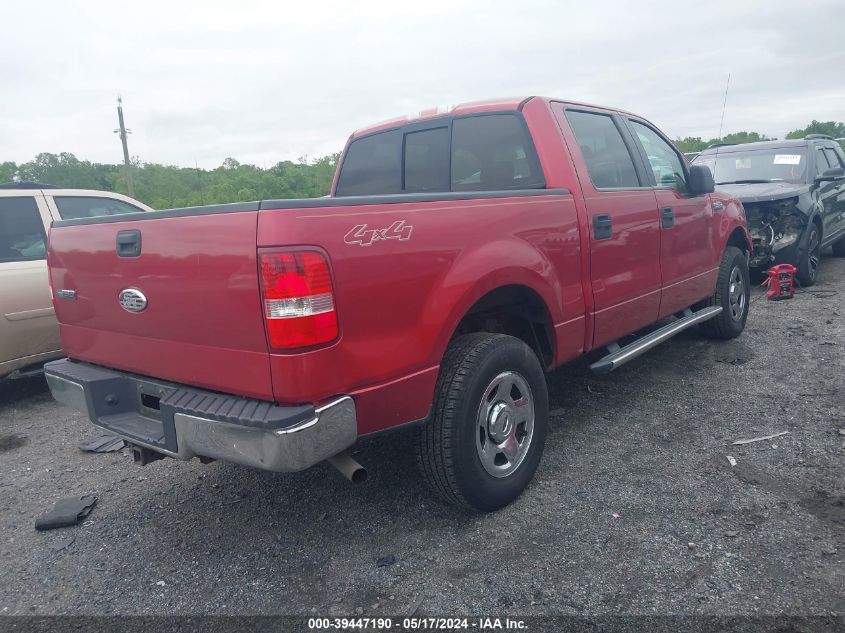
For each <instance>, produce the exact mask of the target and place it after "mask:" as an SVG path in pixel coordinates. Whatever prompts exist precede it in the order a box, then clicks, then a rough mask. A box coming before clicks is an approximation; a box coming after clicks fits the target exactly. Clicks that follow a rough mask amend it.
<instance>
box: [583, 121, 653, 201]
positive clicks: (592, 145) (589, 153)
mask: <svg viewBox="0 0 845 633" xmlns="http://www.w3.org/2000/svg"><path fill="white" fill-rule="evenodd" d="M566 120H567V121H568V122H569V126H570V127H571V128H572V132H573V134H575V140H576V141H578V147H580V148H581V154H582V155H583V156H584V162H586V163H587V171H589V172H590V180H592V181H593V185H595V187H596V189H619V188H626V189H630V188H634V187H639V186H640V181H639V179H638V178H637V170H636V169H635V168H634V161H633V159H632V158H631V154H630V152H628V148H627V147H626V146H625V142H624V141H623V140H622V134H620V133H619V130H618V129H617V127H616V124H615V123H614V122H613V119H612V118H611V117H610V116H609V115H607V114H599V113H596V112H582V111H580V110H566Z"/></svg>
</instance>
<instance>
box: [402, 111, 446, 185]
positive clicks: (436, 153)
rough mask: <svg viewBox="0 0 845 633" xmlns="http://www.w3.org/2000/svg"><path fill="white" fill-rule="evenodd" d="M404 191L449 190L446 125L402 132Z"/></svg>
mask: <svg viewBox="0 0 845 633" xmlns="http://www.w3.org/2000/svg"><path fill="white" fill-rule="evenodd" d="M405 191H406V192H413V191H449V128H448V127H438V128H434V129H433V130H423V131H422V132H412V133H410V134H406V135H405Z"/></svg>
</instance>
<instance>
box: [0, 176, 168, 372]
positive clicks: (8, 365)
mask: <svg viewBox="0 0 845 633" xmlns="http://www.w3.org/2000/svg"><path fill="white" fill-rule="evenodd" d="M138 211H152V209H151V208H150V207H148V206H147V205H145V204H143V203H141V202H138V201H137V200H133V199H132V198H129V197H127V196H123V195H120V194H119V193H109V192H105V191H89V190H86V189H56V188H53V187H50V186H49V185H42V184H38V183H9V184H5V185H0V380H2V379H4V378H15V377H20V376H24V375H28V374H30V373H36V372H37V371H39V370H40V367H41V365H42V364H43V363H44V362H46V361H48V360H53V359H54V358H61V356H62V349H61V343H60V342H59V327H58V324H57V323H56V315H55V313H54V312H53V304H52V300H51V297H50V287H49V282H48V279H47V259H46V257H47V231H48V230H49V228H50V223H51V222H52V221H53V220H59V219H62V220H67V219H71V218H84V217H91V216H98V215H116V214H119V213H137V212H138Z"/></svg>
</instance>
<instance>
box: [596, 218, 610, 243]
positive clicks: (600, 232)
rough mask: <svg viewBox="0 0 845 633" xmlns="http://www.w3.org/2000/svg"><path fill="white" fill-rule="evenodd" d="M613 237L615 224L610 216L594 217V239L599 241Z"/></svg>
mask: <svg viewBox="0 0 845 633" xmlns="http://www.w3.org/2000/svg"><path fill="white" fill-rule="evenodd" d="M611 235H613V223H612V222H611V220H610V216H609V215H594V216H593V237H595V238H596V239H597V240H607V239H610V236H611Z"/></svg>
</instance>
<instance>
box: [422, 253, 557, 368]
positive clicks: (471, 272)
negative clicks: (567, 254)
mask: <svg viewBox="0 0 845 633" xmlns="http://www.w3.org/2000/svg"><path fill="white" fill-rule="evenodd" d="M491 263H494V264H495V266H496V267H495V268H494V269H492V270H491ZM513 285H516V286H524V287H526V288H528V289H530V290H533V291H534V292H535V293H536V294H537V295H539V297H540V298H541V299H542V301H543V303H544V304H545V306H546V309H547V311H548V313H549V316H550V317H551V320H552V324H555V323H559V322H560V321H561V320H562V315H561V313H560V306H561V305H562V296H561V286H560V283H559V281H558V278H557V275H556V273H555V269H554V266H552V264H551V262H549V261H548V259H547V258H546V257H545V256H544V255H543V253H541V252H540V251H538V250H537V249H535V248H532V247H531V245H530V244H528V243H526V242H523V241H520V240H516V239H511V240H497V241H495V242H489V243H487V244H484V245H483V246H481V247H480V248H478V249H475V250H473V251H471V252H468V253H466V254H465V255H463V256H462V257H460V258H459V259H458V260H457V261H456V262H455V264H454V265H453V266H452V267H451V268H450V269H449V271H448V272H447V274H446V276H445V277H444V279H443V281H442V283H441V284H440V285H439V288H440V289H441V290H440V292H439V293H438V297H436V298H434V300H433V301H430V302H429V303H428V307H427V310H426V314H425V317H424V318H423V319H421V322H422V323H432V324H435V327H436V324H437V323H440V324H443V325H444V326H442V327H440V332H439V333H438V335H437V336H436V338H435V343H434V346H433V349H432V354H433V356H432V358H431V361H432V362H433V363H440V362H441V360H442V358H443V355H444V354H445V352H446V348H447V347H448V345H449V341H450V340H451V339H452V337H453V336H454V334H455V332H456V330H457V328H458V326H459V325H460V323H461V320H462V319H463V318H464V317H465V316H466V314H467V313H468V312H469V311H470V309H471V308H472V307H473V306H474V305H475V303H476V302H477V301H478V300H479V299H481V298H482V297H483V296H484V295H486V294H488V293H489V292H491V291H493V290H496V289H497V288H501V287H503V286H513ZM444 309H446V310H448V316H447V318H446V319H445V322H444V319H443V317H442V311H443V310H444Z"/></svg>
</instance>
